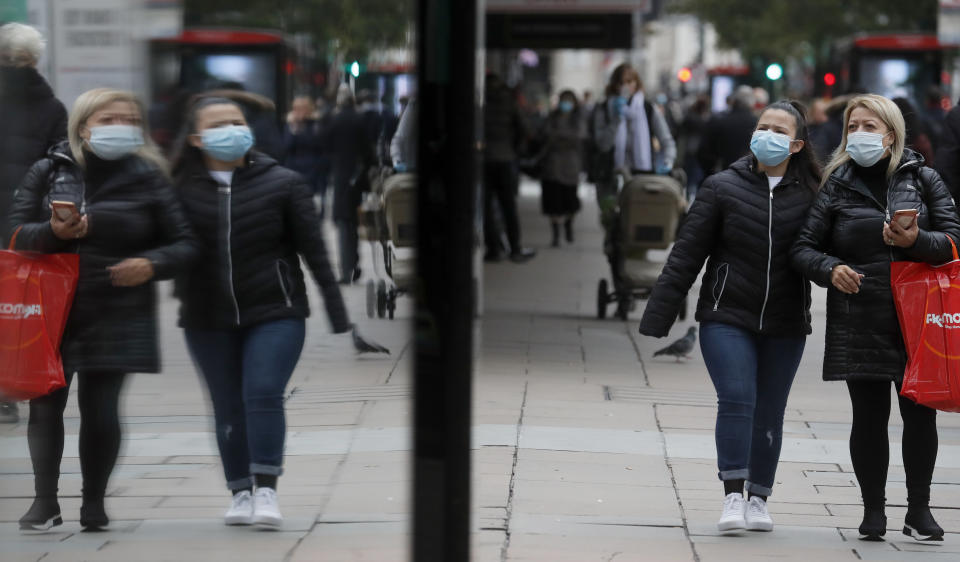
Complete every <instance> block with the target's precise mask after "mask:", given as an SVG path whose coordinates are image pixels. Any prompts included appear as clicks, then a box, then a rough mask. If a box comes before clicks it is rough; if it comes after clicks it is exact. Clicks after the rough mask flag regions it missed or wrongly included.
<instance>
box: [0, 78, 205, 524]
mask: <svg viewBox="0 0 960 562" xmlns="http://www.w3.org/2000/svg"><path fill="white" fill-rule="evenodd" d="M144 127H145V124H144V123H143V110H142V107H141V106H140V102H139V101H138V100H137V99H136V97H134V95H133V94H131V93H129V92H122V91H117V90H111V89H106V88H103V89H97V90H91V91H89V92H86V93H84V94H82V95H81V96H80V97H78V98H77V101H76V103H74V106H73V111H71V113H70V120H69V122H68V123H67V135H68V139H69V140H68V142H65V143H63V144H61V145H59V146H55V147H53V148H52V149H51V150H50V152H49V153H48V156H47V157H46V158H44V159H43V160H40V161H39V162H38V163H36V164H35V165H34V166H33V167H32V168H31V169H30V171H29V172H28V173H27V176H26V178H24V181H23V183H22V184H21V185H20V188H19V189H18V191H17V195H16V199H15V201H14V204H13V209H12V211H11V214H10V225H11V227H12V229H13V230H14V231H16V232H17V248H18V249H23V250H33V251H38V252H45V253H56V252H74V253H77V254H79V255H80V277H79V281H78V283H77V293H76V296H75V297H74V301H73V306H72V308H71V309H70V317H69V318H68V320H67V326H66V330H65V331H64V334H63V341H62V342H61V347H60V351H61V354H62V357H63V367H64V374H65V375H66V379H67V387H65V388H61V389H60V390H57V391H55V392H53V393H51V394H48V395H47V396H43V397H40V398H36V399H34V400H31V401H30V425H29V429H28V433H27V440H28V442H29V444H30V458H31V460H32V461H33V472H34V487H35V491H36V499H35V500H34V502H33V505H32V506H31V507H30V510H29V511H28V512H27V514H26V515H24V516H23V517H22V518H21V519H20V528H21V529H29V530H46V529H49V528H50V527H52V526H55V525H59V524H61V523H62V521H63V519H62V517H61V514H60V506H59V504H58V501H57V486H58V481H59V477H60V459H61V456H62V455H63V410H64V407H65V406H66V404H67V397H68V394H69V388H70V383H71V382H72V379H73V378H74V377H76V378H77V379H78V384H79V390H78V392H77V402H78V404H79V406H80V419H81V425H80V468H81V472H82V473H83V505H82V506H81V508H80V525H81V526H82V527H83V528H84V530H87V531H91V530H99V529H102V528H103V527H105V526H106V525H107V524H108V522H109V519H108V517H107V513H106V509H105V507H104V495H105V492H106V488H107V481H108V479H109V478H110V473H111V472H112V470H113V465H114V463H116V460H117V454H118V452H119V448H120V422H119V417H118V402H119V397H120V390H121V387H122V385H123V381H124V378H125V377H126V373H133V372H136V373H156V372H158V371H159V370H160V356H159V355H160V354H159V350H158V345H157V343H158V342H157V333H156V323H157V318H156V295H155V289H154V287H153V284H152V283H150V281H151V280H153V279H165V278H170V277H172V276H174V275H175V274H176V273H178V272H179V271H182V270H183V269H184V268H188V267H190V265H191V264H192V262H193V261H194V260H195V259H196V257H197V256H198V253H199V249H198V247H197V244H196V241H195V239H194V238H193V235H192V234H191V229H190V226H189V224H188V223H187V221H186V218H185V217H184V214H183V210H182V208H181V206H180V203H179V201H178V200H177V197H176V195H175V194H174V191H173V189H172V187H171V185H170V181H169V179H168V177H167V174H166V172H165V168H166V162H164V161H163V159H162V158H161V157H160V156H159V153H158V152H157V151H156V148H155V147H153V146H152V145H151V144H150V143H149V141H148V140H146V139H149V136H148V135H147V134H145V132H144ZM53 201H65V202H68V203H72V204H73V208H74V209H75V210H76V212H75V213H74V214H72V215H69V216H67V217H65V218H64V217H60V216H58V214H57V213H54V212H52V211H51V202H53Z"/></svg>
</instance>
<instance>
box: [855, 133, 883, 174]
mask: <svg viewBox="0 0 960 562" xmlns="http://www.w3.org/2000/svg"><path fill="white" fill-rule="evenodd" d="M884 136H886V135H881V134H880V133H868V132H866V131H857V132H856V133H850V134H848V135H847V154H849V155H850V158H853V161H854V162H856V163H857V164H860V165H861V166H863V167H865V168H866V167H869V166H873V165H874V164H876V163H877V162H879V161H880V158H882V157H883V153H884V152H886V150H887V147H885V146H883V137H884Z"/></svg>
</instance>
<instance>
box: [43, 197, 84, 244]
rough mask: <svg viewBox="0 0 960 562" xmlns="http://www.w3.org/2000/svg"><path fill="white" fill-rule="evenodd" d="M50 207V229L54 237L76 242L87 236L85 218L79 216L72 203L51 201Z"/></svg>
mask: <svg viewBox="0 0 960 562" xmlns="http://www.w3.org/2000/svg"><path fill="white" fill-rule="evenodd" d="M50 207H51V213H50V228H52V229H53V235H54V236H56V237H57V238H59V239H61V240H77V239H80V238H83V237H85V236H86V235H87V230H88V226H89V223H88V220H87V216H86V215H81V214H80V213H79V211H77V208H76V206H75V205H74V204H73V203H70V202H66V201H53V202H52V203H51V205H50Z"/></svg>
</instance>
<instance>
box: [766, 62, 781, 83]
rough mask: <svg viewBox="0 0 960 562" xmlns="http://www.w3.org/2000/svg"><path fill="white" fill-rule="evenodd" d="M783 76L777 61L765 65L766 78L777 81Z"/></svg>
mask: <svg viewBox="0 0 960 562" xmlns="http://www.w3.org/2000/svg"><path fill="white" fill-rule="evenodd" d="M782 76H783V67H782V66H780V65H779V64H777V63H773V64H771V65H770V66H768V67H767V78H769V79H771V80H773V81H777V80H779V79H780V78H781V77H782Z"/></svg>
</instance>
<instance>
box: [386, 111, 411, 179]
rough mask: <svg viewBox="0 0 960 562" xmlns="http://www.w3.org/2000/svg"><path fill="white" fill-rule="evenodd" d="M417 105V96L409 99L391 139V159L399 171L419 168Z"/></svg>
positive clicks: (395, 168) (394, 167)
mask: <svg viewBox="0 0 960 562" xmlns="http://www.w3.org/2000/svg"><path fill="white" fill-rule="evenodd" d="M417 105H418V104H417V98H416V96H411V97H410V98H409V99H408V100H407V103H406V107H405V108H404V110H403V111H402V112H401V113H400V122H399V123H398V124H397V131H396V133H394V135H393V138H392V139H390V160H391V162H392V163H393V169H394V170H396V171H398V172H415V171H416V170H417Z"/></svg>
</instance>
